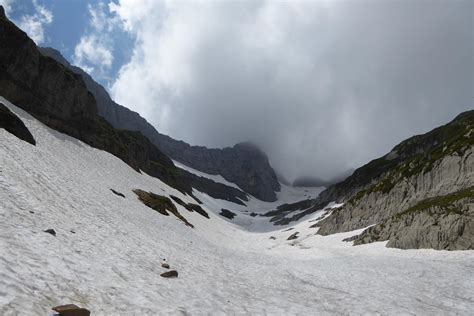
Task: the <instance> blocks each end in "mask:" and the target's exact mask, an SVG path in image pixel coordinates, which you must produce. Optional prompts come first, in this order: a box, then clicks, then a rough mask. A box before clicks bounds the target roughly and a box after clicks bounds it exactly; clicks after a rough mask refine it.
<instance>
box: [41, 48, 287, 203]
mask: <svg viewBox="0 0 474 316" xmlns="http://www.w3.org/2000/svg"><path fill="white" fill-rule="evenodd" d="M41 52H42V54H43V55H45V56H49V57H52V58H54V59H55V60H57V61H58V62H60V63H62V64H63V65H65V66H66V67H67V68H69V69H70V70H72V71H73V72H75V73H76V74H79V75H81V76H82V77H83V79H84V82H85V83H86V85H87V88H88V90H89V91H90V92H91V93H92V94H93V95H94V97H95V99H96V101H97V107H98V113H99V115H100V116H102V117H103V118H105V119H106V120H107V121H108V122H109V123H110V124H112V126H114V127H116V128H119V129H124V130H132V131H140V132H141V133H142V134H143V135H145V136H146V137H148V138H149V139H150V140H151V142H152V143H154V144H155V145H156V146H158V147H159V148H160V149H161V150H162V151H163V152H164V153H165V154H166V155H168V156H169V157H171V158H172V159H174V160H176V161H179V162H181V163H183V164H185V165H187V166H190V167H192V168H194V169H197V170H200V171H202V172H205V173H209V174H213V175H216V174H220V175H221V176H222V177H224V179H226V180H227V181H229V182H233V183H235V184H237V185H238V186H239V187H240V188H241V189H242V190H244V191H245V192H247V193H249V194H251V195H253V196H255V197H257V198H259V199H261V200H263V201H275V200H276V193H275V192H276V191H279V190H280V184H279V182H278V179H277V176H276V175H275V172H274V170H273V169H272V167H271V166H270V164H269V162H268V158H267V156H266V155H265V153H263V152H262V151H261V150H259V149H258V148H257V147H256V146H254V145H251V144H249V143H240V144H237V145H235V146H234V147H228V148H223V149H209V148H206V147H203V146H191V145H189V144H187V143H185V142H183V141H178V140H175V139H173V138H171V137H169V136H167V135H163V134H160V133H159V132H158V131H157V130H156V129H155V128H154V127H153V126H152V125H151V124H150V123H148V122H147V121H146V120H145V119H144V118H143V117H141V116H140V115H139V114H138V113H136V112H133V111H131V110H129V109H128V108H126V107H123V106H121V105H119V104H117V103H115V102H114V101H113V100H112V99H111V98H110V96H109V94H108V93H107V91H106V90H105V89H104V87H102V86H101V85H100V84H98V83H97V82H95V81H94V80H93V79H92V78H91V77H90V76H89V75H88V74H87V73H86V72H84V71H83V70H82V69H80V68H78V67H75V66H72V65H71V64H70V63H69V62H68V61H67V60H66V59H65V58H64V57H63V56H62V55H61V53H59V52H58V51H57V50H55V49H52V48H41Z"/></svg>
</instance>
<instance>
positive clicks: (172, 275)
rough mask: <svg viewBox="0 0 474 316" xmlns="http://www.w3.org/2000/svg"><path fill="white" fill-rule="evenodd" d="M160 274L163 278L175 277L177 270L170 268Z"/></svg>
mask: <svg viewBox="0 0 474 316" xmlns="http://www.w3.org/2000/svg"><path fill="white" fill-rule="evenodd" d="M160 276H162V277H163V278H177V277H178V271H176V270H170V271H167V272H164V273H162V274H160Z"/></svg>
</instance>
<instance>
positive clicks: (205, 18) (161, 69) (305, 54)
mask: <svg viewBox="0 0 474 316" xmlns="http://www.w3.org/2000/svg"><path fill="white" fill-rule="evenodd" d="M110 8H111V10H112V12H113V13H114V14H116V15H117V17H118V18H119V19H120V21H121V23H122V26H123V27H124V28H125V29H126V31H127V32H129V33H130V34H132V35H133V36H135V37H136V41H135V46H134V48H133V56H132V58H131V60H130V62H129V63H127V64H126V65H125V66H123V67H122V69H121V70H120V72H119V76H118V78H117V79H116V81H115V82H114V83H113V85H112V86H111V91H112V94H113V98H114V99H115V100H116V101H118V102H119V103H121V104H123V105H125V106H127V107H129V108H131V109H133V110H135V111H138V112H140V113H141V114H142V115H143V116H145V117H146V118H147V119H148V120H149V121H150V122H151V123H152V124H154V125H155V127H157V129H158V130H159V131H160V132H162V133H165V134H168V135H170V136H172V137H174V138H177V139H182V140H184V141H187V142H189V143H191V144H194V145H205V146H210V147H225V146H232V145H233V144H235V143H237V142H241V141H251V142H254V143H255V144H257V145H259V146H260V147H261V148H262V149H263V150H264V151H265V152H266V153H267V154H268V156H269V158H270V162H271V163H272V165H273V166H274V167H275V168H276V170H277V171H278V172H280V173H281V174H282V175H283V176H284V177H286V178H288V179H290V180H292V179H294V178H296V177H299V176H303V175H310V176H317V177H321V178H331V177H333V176H335V175H337V174H339V173H341V172H343V171H345V170H347V169H349V168H353V167H357V166H360V165H361V164H364V163H365V162H367V161H369V160H371V159H373V158H376V157H377V156H380V155H383V154H385V153H386V152H388V151H389V150H390V149H391V148H392V147H393V146H394V145H395V144H396V143H398V142H399V141H401V140H403V139H405V138H407V137H409V136H411V135H413V134H417V133H423V132H426V131H428V130H430V129H432V128H434V127H436V126H437V125H440V124H444V123H446V122H448V121H449V120H451V119H452V118H453V117H454V116H455V115H457V114H458V113H460V112H461V111H464V110H468V109H471V108H473V99H474V98H473V91H474V89H473V88H474V80H473V73H474V63H473V56H474V54H473V53H474V52H473V45H474V35H473V3H472V2H471V1H436V0H434V1H423V0H422V1H384V2H383V3H381V2H379V1H336V2H330V1H320V2H291V3H290V2H287V3H276V2H271V1H256V2H218V1H212V2H211V1H205V2H198V3H190V2H156V1H136V0H122V1H119V2H118V3H116V4H112V5H110Z"/></svg>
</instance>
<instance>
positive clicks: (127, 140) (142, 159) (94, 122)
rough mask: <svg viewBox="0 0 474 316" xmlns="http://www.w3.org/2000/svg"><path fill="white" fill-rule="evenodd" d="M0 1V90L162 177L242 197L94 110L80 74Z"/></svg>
mask: <svg viewBox="0 0 474 316" xmlns="http://www.w3.org/2000/svg"><path fill="white" fill-rule="evenodd" d="M2 10H3V8H2V7H1V6H0V95H1V96H3V97H5V98H6V99H8V100H9V101H10V102H12V103H14V104H15V105H17V106H19V107H21V108H22V109H24V110H26V111H27V112H29V113H30V114H31V115H33V116H34V117H36V118H37V119H38V120H39V121H41V122H42V123H44V124H46V125H47V126H49V127H51V128H53V129H55V130H57V131H59V132H62V133H65V134H67V135H70V136H72V137H74V138H77V139H79V140H81V141H83V142H85V143H86V144H88V145H90V146H92V147H95V148H98V149H101V150H105V151H107V152H109V153H111V154H113V155H115V156H116V157H118V158H120V159H122V160H123V161H124V162H125V163H127V164H128V165H129V166H131V167H132V168H134V169H135V170H137V171H144V172H146V173H148V174H149V175H151V176H154V177H157V178H159V179H161V180H162V181H163V182H165V183H167V184H168V185H170V186H172V187H174V188H176V189H177V190H179V191H181V192H183V193H186V194H190V195H192V190H193V186H194V187H199V189H201V190H202V191H203V192H205V193H207V194H209V195H210V196H212V197H215V198H221V199H225V200H229V201H235V202H236V203H242V202H241V200H244V201H246V200H247V196H246V194H245V193H243V192H241V191H240V190H237V189H235V188H232V187H229V186H226V185H223V184H220V183H216V182H213V181H211V180H209V179H205V178H201V177H197V176H195V175H193V174H190V173H188V172H186V171H184V170H181V169H178V168H176V167H175V166H174V164H173V162H172V161H171V159H170V158H169V157H168V156H166V155H165V154H164V153H163V152H161V151H160V149H158V147H157V146H156V145H154V144H152V143H151V142H150V141H149V139H148V138H146V137H145V136H143V135H142V134H141V133H140V132H138V131H127V130H120V129H117V128H114V127H113V126H112V125H111V124H109V123H108V122H107V121H106V120H105V119H104V118H102V117H100V116H99V115H98V112H97V106H96V100H95V98H94V96H93V95H92V94H91V93H90V92H89V91H88V89H87V87H86V84H85V83H84V80H83V78H82V77H81V75H79V74H76V73H74V72H72V71H71V70H70V69H68V68H67V67H65V66H64V65H62V64H61V63H59V62H58V61H56V60H55V59H53V58H50V57H48V56H44V55H43V54H41V53H40V52H39V50H38V48H37V47H36V45H35V43H34V42H33V41H32V40H31V39H30V38H29V37H28V36H27V34H26V33H25V32H23V31H22V30H20V29H19V28H18V27H16V26H15V24H13V23H12V22H11V21H9V20H8V19H7V18H6V16H5V15H4V14H1V11H2Z"/></svg>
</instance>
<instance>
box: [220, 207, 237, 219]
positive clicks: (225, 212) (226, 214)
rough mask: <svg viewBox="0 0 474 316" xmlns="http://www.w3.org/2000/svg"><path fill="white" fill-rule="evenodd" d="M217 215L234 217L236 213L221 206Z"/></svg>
mask: <svg viewBox="0 0 474 316" xmlns="http://www.w3.org/2000/svg"><path fill="white" fill-rule="evenodd" d="M219 215H221V216H224V217H225V218H228V219H234V217H235V216H236V215H237V214H235V213H234V212H232V211H229V210H227V209H225V208H223V209H221V211H220V213H219Z"/></svg>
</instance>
